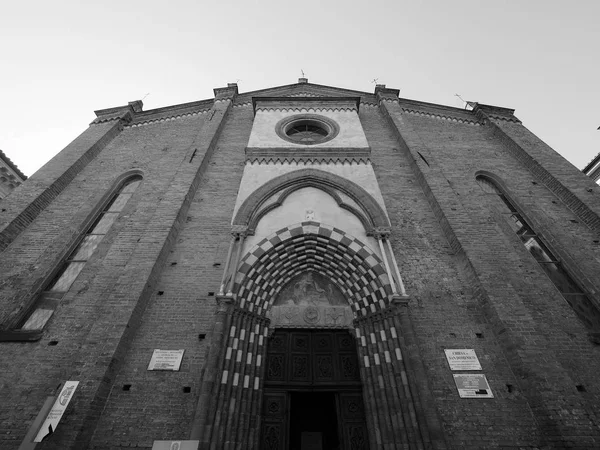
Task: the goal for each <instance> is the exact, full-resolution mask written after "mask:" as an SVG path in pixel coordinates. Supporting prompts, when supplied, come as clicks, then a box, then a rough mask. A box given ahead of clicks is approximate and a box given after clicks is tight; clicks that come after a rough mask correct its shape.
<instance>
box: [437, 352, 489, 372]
mask: <svg viewBox="0 0 600 450" xmlns="http://www.w3.org/2000/svg"><path fill="white" fill-rule="evenodd" d="M444 352H445V353H446V359H447V360H448V364H449V365H450V370H481V364H479V359H477V355H476V354H475V350H473V349H472V348H459V349H447V350H444Z"/></svg>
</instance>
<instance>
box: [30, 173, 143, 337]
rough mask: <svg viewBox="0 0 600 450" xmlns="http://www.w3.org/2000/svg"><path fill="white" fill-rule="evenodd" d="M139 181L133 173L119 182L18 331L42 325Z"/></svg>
mask: <svg viewBox="0 0 600 450" xmlns="http://www.w3.org/2000/svg"><path fill="white" fill-rule="evenodd" d="M141 182H142V178H141V177H140V176H139V175H136V176H134V177H131V178H128V179H127V180H126V181H125V183H123V184H122V185H121V187H120V189H119V190H118V192H117V193H116V194H115V195H113V197H112V198H111V199H110V200H109V202H108V203H107V204H106V206H105V207H104V208H103V209H102V211H100V213H99V214H98V216H97V217H96V219H95V220H94V222H93V224H92V226H91V227H89V229H88V230H87V232H86V233H85V234H84V235H83V237H82V238H81V241H80V242H79V243H78V245H77V246H76V247H75V250H73V251H72V252H71V253H70V255H69V256H68V257H67V259H66V260H65V261H64V262H63V264H62V267H61V268H60V270H59V271H58V272H57V275H56V276H55V277H54V278H53V279H52V281H51V282H50V283H49V284H48V285H47V286H46V288H45V289H44V291H43V292H42V293H41V295H40V296H39V298H38V299H37V301H36V303H35V306H34V309H33V311H32V312H31V313H30V314H29V315H28V316H27V317H26V318H25V320H24V322H23V324H22V326H21V330H24V331H34V330H42V329H43V328H44V326H45V325H46V323H47V322H48V320H49V319H50V317H52V314H53V313H54V310H55V309H56V306H57V305H58V302H59V301H60V300H61V299H62V297H63V296H64V295H65V294H66V293H67V292H68V291H69V289H70V288H71V286H72V285H73V283H74V282H75V279H76V278H77V276H78V275H79V274H80V273H81V271H82V270H83V268H84V267H85V265H86V263H87V262H88V261H89V259H90V258H91V257H92V255H93V254H94V252H95V251H96V249H97V248H98V245H99V244H100V242H102V240H103V239H104V237H105V236H106V234H107V233H108V232H109V230H110V229H111V227H112V226H113V224H114V223H115V221H116V220H117V218H118V217H119V215H120V214H121V212H122V211H123V208H124V207H125V205H126V204H127V202H128V201H129V199H130V198H131V196H132V195H133V193H134V192H135V190H136V189H137V187H138V186H139V184H140V183H141Z"/></svg>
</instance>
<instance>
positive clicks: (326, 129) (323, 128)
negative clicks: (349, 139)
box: [276, 114, 339, 145]
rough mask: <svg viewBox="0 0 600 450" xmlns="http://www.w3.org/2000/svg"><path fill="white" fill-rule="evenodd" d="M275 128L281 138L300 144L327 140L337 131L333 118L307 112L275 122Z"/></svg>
mask: <svg viewBox="0 0 600 450" xmlns="http://www.w3.org/2000/svg"><path fill="white" fill-rule="evenodd" d="M276 130H277V134H278V135H279V137H281V138H282V139H285V140H286V141H288V142H293V143H295V144H302V145H314V144H320V143H322V142H327V141H329V140H331V139H333V138H334V137H335V136H337V134H338V131H339V129H338V126H337V124H336V123H335V122H334V121H333V120H331V119H329V118H327V117H323V116H315V115H309V114H302V115H297V116H292V117H287V118H285V119H283V120H281V121H280V122H279V123H278V124H277V128H276Z"/></svg>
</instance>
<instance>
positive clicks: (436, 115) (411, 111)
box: [402, 107, 481, 126]
mask: <svg viewBox="0 0 600 450" xmlns="http://www.w3.org/2000/svg"><path fill="white" fill-rule="evenodd" d="M402 112H403V113H407V114H413V115H416V116H424V117H430V118H432V119H441V120H447V121H450V122H457V123H464V124H467V125H476V126H479V125H481V122H480V121H479V120H475V119H473V120H471V119H465V118H461V117H456V116H448V115H444V114H439V113H434V112H428V111H421V110H417V109H409V108H404V107H403V108H402Z"/></svg>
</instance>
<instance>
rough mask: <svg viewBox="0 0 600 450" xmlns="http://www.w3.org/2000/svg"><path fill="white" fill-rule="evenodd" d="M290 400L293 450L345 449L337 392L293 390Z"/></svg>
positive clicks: (291, 445) (291, 448)
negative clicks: (341, 441) (338, 413)
mask: <svg viewBox="0 0 600 450" xmlns="http://www.w3.org/2000/svg"><path fill="white" fill-rule="evenodd" d="M290 400H291V402H290V403H291V405H290V441H289V442H290V447H289V448H290V450H338V449H340V448H341V447H340V438H339V435H338V420H337V412H336V411H337V408H336V404H335V394H334V393H333V392H292V393H291V399H290Z"/></svg>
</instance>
